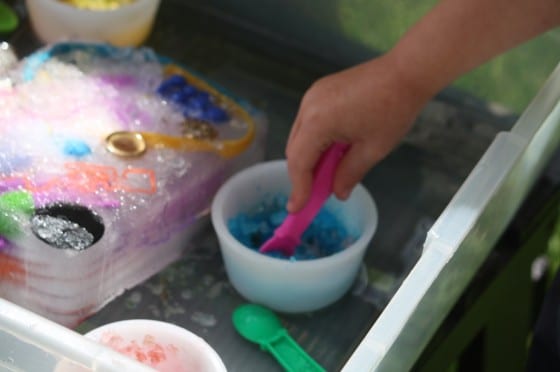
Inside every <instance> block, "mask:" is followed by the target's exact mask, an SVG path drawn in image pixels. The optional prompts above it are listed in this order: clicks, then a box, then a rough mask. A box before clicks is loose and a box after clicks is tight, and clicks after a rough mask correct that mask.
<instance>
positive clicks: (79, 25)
mask: <svg viewBox="0 0 560 372" xmlns="http://www.w3.org/2000/svg"><path fill="white" fill-rule="evenodd" d="M159 4H160V0H26V6H27V9H28V11H29V17H30V19H31V24H32V26H33V29H34V31H35V33H36V34H37V36H38V37H39V39H41V41H42V42H44V43H54V42H58V41H68V40H79V41H96V42H108V43H111V44H113V45H116V46H138V45H140V44H142V43H143V42H144V41H145V40H146V38H147V37H148V35H149V34H150V32H151V30H152V27H153V24H154V19H155V17H156V14H157V10H158V8H159Z"/></svg>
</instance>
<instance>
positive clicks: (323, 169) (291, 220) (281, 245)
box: [259, 143, 349, 257]
mask: <svg viewBox="0 0 560 372" xmlns="http://www.w3.org/2000/svg"><path fill="white" fill-rule="evenodd" d="M348 148H349V145H347V144H344V143H335V144H333V145H331V147H329V148H328V149H327V150H326V151H325V152H324V153H323V155H322V156H321V158H320V159H319V162H318V163H317V166H316V168H315V171H314V175H313V184H312V187H311V194H310V196H309V200H308V201H307V203H306V204H305V206H304V207H303V208H302V209H300V210H299V211H298V212H296V213H290V214H288V216H287V217H286V219H285V220H284V222H283V223H282V224H281V225H280V226H279V227H278V228H277V229H276V230H275V231H274V235H273V236H272V237H271V238H270V239H269V240H267V241H266V242H265V243H264V244H263V245H262V246H261V248H260V249H259V251H260V252H263V253H264V252H270V251H275V250H279V251H282V252H283V253H284V255H286V256H288V257H290V256H293V254H294V251H295V249H296V247H297V246H298V245H299V243H300V241H301V236H302V235H303V233H304V231H305V230H306V229H307V227H308V226H309V225H310V224H311V221H313V219H314V218H315V216H316V215H317V213H319V210H320V209H321V207H322V206H323V204H324V203H325V201H326V200H327V199H328V198H329V196H330V195H331V194H332V188H333V180H334V175H335V172H336V168H337V166H338V164H339V163H340V160H341V159H342V157H343V156H344V154H345V153H346V151H347V150H348Z"/></svg>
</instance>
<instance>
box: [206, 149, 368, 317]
mask: <svg viewBox="0 0 560 372" xmlns="http://www.w3.org/2000/svg"><path fill="white" fill-rule="evenodd" d="M290 187H291V186H290V180H289V177H288V172H287V166H286V162H285V161H284V160H277V161H271V162H265V163H260V164H257V165H255V166H252V167H250V168H247V169H245V170H243V171H241V172H239V173H237V174H236V175H234V176H233V177H231V178H230V179H229V180H228V181H227V182H226V183H225V184H224V185H223V186H222V187H221V188H220V190H219V191H218V193H217V194H216V197H215V198H214V201H213V203H212V224H213V226H214V230H215V231H216V234H217V236H218V240H219V244H220V248H221V252H222V256H223V259H224V264H225V268H226V272H227V275H228V277H229V280H230V281H231V283H232V285H233V286H234V288H235V289H236V290H237V291H238V292H239V293H240V294H241V295H242V296H243V297H245V298H246V299H248V300H249V301H251V302H254V303H258V304H261V305H264V306H267V307H269V308H271V309H273V310H276V311H279V312H286V313H299V312H306V311H313V310H318V309H320V308H323V307H325V306H327V305H330V304H332V303H333V302H335V301H336V300H338V299H340V298H341V297H342V296H343V295H344V294H345V293H346V292H347V291H348V290H349V288H350V287H351V286H352V284H353V282H354V280H355V278H356V276H357V273H358V271H359V269H360V265H361V262H362V259H363V256H364V254H365V252H366V250H367V247H368V245H369V242H370V241H371V239H372V237H373V235H374V233H375V230H376V228H377V207H376V205H375V202H374V201H373V199H372V197H371V195H370V194H369V193H368V191H367V190H366V188H365V187H363V186H362V185H358V186H357V187H355V188H354V190H353V192H352V193H351V195H350V197H349V198H348V200H346V201H344V202H341V201H339V200H337V199H336V198H334V197H331V198H330V199H329V200H328V201H327V206H328V208H329V209H330V210H331V211H333V212H334V213H336V215H337V216H339V217H340V219H341V221H342V223H343V224H344V226H345V227H346V228H347V229H348V231H349V232H351V233H358V234H359V238H358V239H357V240H356V241H355V242H354V243H353V244H352V245H350V246H349V247H347V248H346V249H345V250H343V251H342V252H339V253H336V254H334V255H332V256H328V257H323V258H318V259H314V260H307V261H288V260H283V259H278V258H273V257H269V256H266V255H264V254H260V253H258V252H256V251H254V250H251V249H250V248H248V247H246V246H244V245H243V244H241V243H240V242H239V241H238V240H237V239H236V238H235V237H234V236H233V235H232V234H231V232H230V231H229V229H228V226H227V223H228V220H230V219H231V218H233V217H235V216H237V215H238V214H239V213H241V212H248V211H249V210H250V209H251V208H252V207H254V206H256V205H258V204H259V202H260V201H262V200H264V199H265V198H266V196H267V195H268V196H270V195H277V194H285V195H288V193H289V190H290Z"/></svg>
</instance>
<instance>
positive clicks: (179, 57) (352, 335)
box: [10, 1, 514, 371]
mask: <svg viewBox="0 0 560 372" xmlns="http://www.w3.org/2000/svg"><path fill="white" fill-rule="evenodd" d="M20 11H21V9H20ZM212 22H213V20H212V19H210V18H206V17H205V16H204V15H200V14H195V13H193V12H191V11H190V9H188V8H187V5H184V4H183V5H181V4H179V3H175V2H168V1H164V2H163V5H162V8H161V10H160V13H159V15H158V19H157V22H156V25H155V30H154V33H153V34H152V36H151V37H150V39H149V40H148V45H149V46H151V47H153V48H155V49H156V50H157V51H158V53H160V54H162V55H166V56H169V57H171V58H173V59H175V60H176V61H178V62H180V63H182V64H185V65H187V66H189V67H191V68H194V69H196V70H198V71H199V72H201V73H203V74H204V76H206V77H208V78H209V79H211V80H213V81H214V82H216V83H218V84H220V85H221V86H223V87H225V88H226V89H228V90H229V91H231V92H233V93H234V94H235V95H237V96H239V97H243V98H244V99H246V100H248V101H249V102H250V103H251V104H253V105H254V106H255V107H257V108H258V109H260V110H262V111H263V112H264V113H265V114H266V116H267V118H268V122H269V124H268V125H269V126H268V136H267V143H266V158H267V159H278V158H282V157H283V150H284V146H285V143H286V139H287V135H288V133H289V129H290V126H291V124H292V120H293V118H294V117H295V114H296V112H297V108H298V105H299V100H300V98H301V96H302V94H303V93H304V91H305V89H306V87H307V86H309V84H310V83H311V82H312V81H313V79H315V78H316V77H318V76H319V75H320V74H321V73H322V71H324V70H322V69H321V68H313V66H314V65H313V63H307V62H309V61H304V62H305V63H301V64H298V63H296V62H294V60H295V58H293V57H294V56H293V55H290V56H288V57H289V58H283V57H282V53H284V51H278V54H277V55H274V54H271V53H267V54H261V53H259V51H258V48H256V47H252V45H251V43H250V41H249V42H243V41H242V38H241V37H240V36H239V35H237V34H236V33H235V32H234V31H235V30H234V29H232V28H230V27H229V26H226V25H223V24H216V23H215V21H214V23H212ZM232 30H233V31H232ZM10 40H11V42H12V43H13V44H14V46H15V47H16V50H17V51H18V52H19V53H20V55H24V54H26V53H29V52H31V51H33V50H34V49H35V48H36V47H37V46H38V45H39V44H38V42H37V40H36V39H35V38H34V37H33V34H32V32H31V30H30V28H29V26H28V25H25V24H24V25H23V26H22V28H21V29H20V30H19V31H18V32H17V33H15V34H14V35H12V37H11V39H10ZM286 53H289V51H287V52H286ZM513 121H514V116H513V115H508V114H506V115H504V114H500V113H498V112H496V111H495V110H492V109H491V108H490V107H489V106H487V105H485V104H484V103H481V102H478V101H477V100H476V99H473V98H472V97H469V96H466V95H463V94H461V93H457V92H454V91H451V90H449V91H446V92H444V93H442V94H441V95H440V96H438V97H436V98H434V100H433V101H432V102H430V103H429V104H428V105H427V106H426V108H425V109H424V111H423V112H422V113H421V115H420V117H419V118H418V120H417V123H416V125H415V128H414V130H413V131H412V132H411V133H410V134H409V135H408V136H407V137H406V139H405V140H404V141H403V143H402V144H401V145H400V146H399V147H398V148H397V149H396V150H395V151H394V152H393V153H392V154H391V155H390V156H388V157H387V158H386V159H385V160H384V161H382V162H381V163H380V164H379V165H378V166H376V167H375V168H374V169H372V171H371V172H370V173H369V174H368V175H367V176H366V178H365V179H364V181H363V183H364V185H365V186H366V187H367V188H368V189H369V190H370V192H371V193H372V195H373V197H374V199H375V201H376V203H377V205H378V209H379V226H378V230H377V232H376V234H375V236H374V238H373V240H372V242H371V245H370V247H369V249H368V253H367V255H366V259H365V261H364V265H363V269H362V272H361V274H360V276H359V278H358V279H357V280H356V283H355V285H354V287H353V288H352V290H351V291H350V292H349V293H348V294H347V295H346V296H345V297H344V298H343V299H341V300H340V301H338V302H337V303H336V304H334V305H332V306H330V307H328V308H326V309H323V310H320V311H317V312H314V313H306V314H300V315H289V316H287V315H282V314H281V315H280V317H281V320H282V322H283V324H284V325H285V326H286V328H287V329H288V331H289V333H290V335H291V336H292V337H293V338H294V339H295V340H296V341H298V342H299V343H300V344H301V345H302V347H303V348H304V349H305V350H306V351H307V352H308V353H309V354H311V356H312V357H314V358H315V359H316V360H317V361H318V362H319V363H320V364H321V365H323V366H324V367H325V368H326V369H327V370H329V371H335V370H339V369H340V368H341V367H342V365H343V364H344V363H345V362H346V360H347V359H348V357H349V355H350V354H351V353H352V352H353V350H354V348H355V347H356V346H357V344H358V343H359V342H360V340H361V339H362V337H363V336H364V335H365V333H366V332H367V330H368V329H369V328H370V327H371V325H372V324H373V323H374V322H375V320H376V319H377V317H378V316H379V314H380V313H381V312H382V311H383V309H384V307H385V305H386V304H387V302H388V301H389V299H390V298H391V296H392V294H393V293H394V292H395V291H396V289H397V288H398V285H399V283H400V281H401V280H402V279H403V278H404V277H405V276H406V274H407V273H408V272H409V271H410V269H411V268H412V266H413V265H414V263H415V262H416V260H417V259H418V257H419V254H420V250H421V245H422V243H423V241H424V238H425V233H426V231H427V230H428V228H429V227H430V226H431V223H432V222H433V221H435V219H436V218H437V217H438V215H439V214H440V213H441V211H442V210H443V209H444V207H445V206H446V204H447V203H448V202H449V201H450V199H451V197H452V196H453V194H454V193H455V192H456V191H457V189H458V188H459V186H460V185H461V183H462V182H463V180H464V179H465V178H466V176H467V175H468V173H469V171H470V170H471V169H472V168H473V167H474V165H475V164H476V162H477V160H478V159H479V158H480V156H481V155H482V154H483V152H484V151H485V149H486V148H487V146H488V145H489V144H490V142H491V141H492V139H493V138H494V136H495V134H496V133H497V132H498V131H500V130H503V129H509V127H510V126H511V125H512V123H513ZM243 303H245V300H244V299H243V298H241V297H240V296H239V295H238V294H237V293H236V291H235V290H234V288H233V287H232V286H231V285H230V283H229V282H228V280H227V277H226V274H225V271H224V267H223V264H222V259H221V256H220V252H219V248H218V243H217V240H216V237H215V235H214V233H213V230H212V228H211V226H210V225H209V224H208V225H207V227H206V228H205V229H204V230H203V231H202V232H201V233H200V234H199V235H198V236H197V237H196V238H195V239H193V241H192V242H191V243H190V244H189V246H187V247H185V254H184V256H183V257H182V258H181V259H180V260H179V261H177V262H176V263H174V264H172V265H171V266H169V267H168V268H166V269H165V270H163V271H161V272H160V273H159V274H157V275H155V276H153V277H152V278H150V279H149V280H147V281H146V282H144V283H142V284H140V285H138V286H136V287H135V288H132V289H130V290H128V291H126V292H125V293H124V294H122V295H121V296H120V297H118V298H116V299H115V300H113V301H112V302H111V303H109V304H108V305H107V306H105V307H104V308H103V309H102V310H100V311H99V312H98V313H97V314H95V315H94V316H92V317H90V318H88V319H87V320H86V321H84V322H83V323H82V324H81V325H80V326H79V327H78V330H79V331H80V332H86V331H87V330H89V329H92V328H94V327H97V326H99V325H102V324H105V323H108V322H112V321H116V320H122V319H130V318H149V319H159V320H165V321H168V322H172V323H175V324H178V325H181V326H184V327H185V328H187V329H189V330H191V331H193V332H195V333H197V334H199V335H200V336H202V337H203V338H204V339H206V341H207V342H209V343H210V344H211V345H212V346H213V347H214V348H215V349H216V350H217V352H218V353H219V354H220V356H221V357H222V359H223V360H224V363H225V364H226V366H227V368H228V370H230V371H275V370H278V371H280V370H281V368H280V366H279V365H277V364H276V363H275V361H274V360H273V359H272V357H271V356H269V355H268V354H266V353H264V352H262V351H260V350H259V348H258V347H257V346H256V345H253V344H250V343H248V342H247V341H245V340H244V339H242V338H241V336H239V335H238V334H237V333H236V332H235V330H234V328H233V326H232V323H231V314H232V311H233V310H234V309H235V308H236V306H238V305H240V304H243Z"/></svg>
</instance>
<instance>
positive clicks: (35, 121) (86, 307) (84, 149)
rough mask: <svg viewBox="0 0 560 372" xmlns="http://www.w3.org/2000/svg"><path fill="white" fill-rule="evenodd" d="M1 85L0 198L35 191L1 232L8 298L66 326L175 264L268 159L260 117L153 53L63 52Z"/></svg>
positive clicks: (46, 51) (2, 277)
mask: <svg viewBox="0 0 560 372" xmlns="http://www.w3.org/2000/svg"><path fill="white" fill-rule="evenodd" d="M178 75H180V76H182V78H181V79H178V78H176V76H178ZM6 78H7V79H6V80H5V81H8V82H9V84H8V83H6V84H2V85H1V86H0V194H4V193H8V192H13V191H16V190H21V191H27V192H29V193H30V194H31V198H32V201H33V203H34V206H33V209H34V212H33V215H32V217H31V218H23V217H21V216H16V217H17V218H16V219H15V221H17V223H18V226H17V227H18V228H17V231H18V234H17V235H16V234H14V235H10V236H0V242H1V243H0V245H1V246H3V248H0V251H1V252H0V260H1V262H0V296H1V297H3V298H5V299H7V300H10V301H12V302H14V303H17V304H18V305H20V306H23V307H25V308H27V309H29V310H31V311H34V312H36V313H38V314H40V315H42V316H45V317H46V318H49V319H51V320H54V321H56V322H58V323H61V324H63V325H67V326H74V325H76V324H77V323H78V322H79V321H81V320H82V319H84V318H85V317H87V316H89V315H91V314H93V313H94V312H95V311H97V310H98V309H100V308H101V307H102V306H103V305H105V304H106V303H107V302H108V301H110V300H112V299H113V298H114V297H115V296H117V295H119V294H121V293H122V292H123V291H124V290H125V289H128V288H131V287H133V286H135V285H136V284H138V283H140V282H141V281H143V280H145V279H147V278H148V277H150V276H152V275H154V274H155V273H157V272H158V271H160V270H161V269H163V268H164V267H165V266H167V265H168V264H170V263H171V262H173V261H174V260H176V259H177V258H179V257H180V255H181V254H182V253H183V252H184V250H185V249H186V248H187V247H188V246H189V243H190V242H191V239H192V237H193V235H194V234H195V233H196V231H197V229H198V228H200V227H201V226H203V225H204V224H207V223H208V218H207V213H206V211H207V210H208V209H209V207H210V204H211V201H212V198H213V197H214V194H215V192H216V191H217V190H218V188H219V187H220V186H221V184H222V183H223V182H224V181H225V180H226V179H227V178H228V177H229V176H230V175H231V174H233V173H234V172H236V171H237V170H239V169H241V168H244V167H246V166H248V165H251V164H253V163H255V162H258V161H260V160H262V158H263V156H264V149H263V142H264V141H263V135H264V129H265V123H264V117H263V116H262V114H260V113H259V112H257V111H256V110H254V109H253V108H251V107H250V106H248V105H246V104H245V103H243V104H241V103H239V102H238V101H237V100H236V99H234V98H231V97H230V96H229V95H226V94H224V93H222V90H221V89H219V88H217V87H215V86H214V85H212V84H210V83H208V82H207V81H206V80H205V79H204V78H202V77H201V76H200V75H198V74H195V73H193V72H191V71H190V70H188V69H187V68H185V67H182V66H177V65H175V64H173V63H172V62H171V61H169V60H168V59H165V58H162V57H160V56H158V55H156V54H155V53H154V52H153V51H152V50H151V49H148V48H138V49H135V48H117V47H114V46H110V45H107V44H90V43H57V44H53V45H48V46H46V47H45V48H43V49H41V50H38V51H37V52H35V53H33V54H31V55H30V56H28V57H26V58H25V59H23V60H21V61H20V62H19V64H18V65H17V66H15V67H14V68H13V69H12V70H10V71H8V72H7V76H6ZM176 80H181V84H179V85H174V86H173V87H172V89H171V88H170V87H169V81H171V82H173V81H176ZM3 81H4V80H3ZM162 86H165V87H166V91H165V92H163V91H162V90H161V89H160V88H161V87H162ZM167 88H169V89H167ZM187 90H188V91H189V92H195V93H196V94H197V97H199V98H198V99H197V100H195V101H191V100H190V99H188V98H189V97H186V96H185V94H183V95H182V96H181V95H179V97H178V98H177V97H175V96H176V95H175V96H172V95H171V93H177V92H185V91H187ZM181 94H182V93H181ZM200 97H204V99H203V100H201V99H200ZM195 106H196V107H197V108H198V111H197V112H196V115H197V117H196V118H193V117H192V116H189V115H190V113H191V112H192V110H191V108H192V107H195ZM217 111H219V112H220V113H221V114H220V115H216V112H217ZM222 111H223V112H222ZM216 117H218V119H219V121H218V120H214V119H213V118H216ZM252 129H253V130H254V131H253V130H252ZM117 132H123V133H128V134H131V136H128V137H126V136H125V137H121V138H120V139H119V140H118V141H114V142H110V141H109V139H110V138H113V137H112V136H111V135H112V134H114V133H117ZM150 136H152V137H150ZM158 136H160V137H162V138H165V139H169V138H171V139H174V140H176V141H181V143H185V144H186V145H185V146H183V147H181V148H180V149H179V148H176V147H173V146H171V145H169V143H168V142H165V141H160V142H157V141H154V140H151V141H149V140H147V139H151V138H158ZM142 140H145V143H144V144H143V145H144V147H143V148H142V151H137V150H138V149H137V148H135V147H134V146H138V145H142V143H141V141H142ZM135 141H136V142H135ZM220 147H226V148H228V149H229V150H230V151H228V153H227V155H228V156H227V157H226V156H222V155H223V154H222V153H220V152H219V151H214V149H216V148H220ZM8 217H11V216H8ZM0 235H1V234H0Z"/></svg>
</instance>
